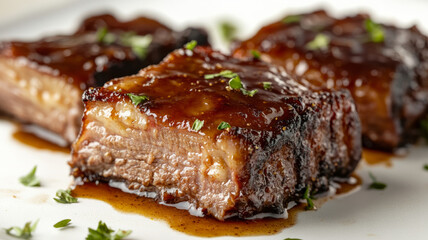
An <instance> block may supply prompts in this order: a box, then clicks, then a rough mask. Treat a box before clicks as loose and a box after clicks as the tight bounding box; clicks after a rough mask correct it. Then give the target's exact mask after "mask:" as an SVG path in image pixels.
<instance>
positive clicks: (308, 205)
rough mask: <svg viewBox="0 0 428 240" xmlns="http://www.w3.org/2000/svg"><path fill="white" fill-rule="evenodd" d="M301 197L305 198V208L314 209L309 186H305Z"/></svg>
mask: <svg viewBox="0 0 428 240" xmlns="http://www.w3.org/2000/svg"><path fill="white" fill-rule="evenodd" d="M303 199H305V200H306V207H305V209H306V210H313V209H315V206H314V202H313V201H312V200H313V197H312V195H311V187H309V186H308V187H306V191H305V194H303Z"/></svg>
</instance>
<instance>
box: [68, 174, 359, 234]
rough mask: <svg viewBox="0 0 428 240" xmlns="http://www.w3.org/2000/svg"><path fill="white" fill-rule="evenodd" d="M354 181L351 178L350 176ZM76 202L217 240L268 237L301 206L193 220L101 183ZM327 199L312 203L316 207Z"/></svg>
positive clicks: (345, 187)
mask: <svg viewBox="0 0 428 240" xmlns="http://www.w3.org/2000/svg"><path fill="white" fill-rule="evenodd" d="M354 177H355V176H354ZM360 184H361V179H360V178H358V177H357V183H356V184H347V183H343V184H341V186H342V187H341V189H340V191H338V192H340V194H344V193H347V192H350V191H351V190H353V189H355V188H356V187H357V186H359V185H360ZM72 194H73V196H75V197H78V198H92V199H98V200H101V201H104V202H106V203H108V204H110V205H112V206H113V207H114V208H115V209H116V210H119V211H122V212H126V213H136V214H140V215H143V216H145V217H148V218H150V219H157V220H163V221H165V222H167V223H168V224H169V226H170V227H171V228H172V229H175V230H177V231H179V232H183V233H186V234H189V235H193V236H200V237H219V236H257V235H272V234H276V233H279V232H281V231H282V230H283V229H285V228H289V227H291V226H293V225H294V224H296V222H297V214H298V213H299V212H301V211H304V209H305V204H299V205H297V206H295V207H293V208H292V209H290V210H288V218H287V219H283V218H281V219H278V218H264V219H255V220H240V219H228V220H226V221H224V222H221V221H218V220H216V219H214V218H210V217H203V218H201V217H195V216H192V215H190V214H189V213H188V212H187V211H185V210H180V209H177V208H174V207H170V206H165V205H161V204H158V203H156V202H155V201H154V200H153V199H150V198H145V197H140V196H137V195H134V194H129V193H125V192H122V191H121V190H119V189H117V188H113V187H110V186H108V185H107V184H105V183H100V184H98V185H96V184H94V183H85V184H84V185H78V186H76V188H75V189H74V190H73V192H72ZM328 199H330V198H329V197H326V198H321V199H318V200H316V201H315V205H316V206H317V207H320V205H322V203H324V202H326V201H327V200H328Z"/></svg>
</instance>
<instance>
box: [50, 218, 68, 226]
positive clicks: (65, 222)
mask: <svg viewBox="0 0 428 240" xmlns="http://www.w3.org/2000/svg"><path fill="white" fill-rule="evenodd" d="M70 222H71V219H64V220H61V221H59V222H57V223H55V224H54V225H53V226H54V228H63V227H67V226H70Z"/></svg>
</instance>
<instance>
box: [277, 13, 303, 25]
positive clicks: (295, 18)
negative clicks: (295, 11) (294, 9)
mask: <svg viewBox="0 0 428 240" xmlns="http://www.w3.org/2000/svg"><path fill="white" fill-rule="evenodd" d="M301 18H302V16H300V15H290V16H287V17H285V18H284V19H282V22H283V23H287V24H288V23H297V22H300V19H301Z"/></svg>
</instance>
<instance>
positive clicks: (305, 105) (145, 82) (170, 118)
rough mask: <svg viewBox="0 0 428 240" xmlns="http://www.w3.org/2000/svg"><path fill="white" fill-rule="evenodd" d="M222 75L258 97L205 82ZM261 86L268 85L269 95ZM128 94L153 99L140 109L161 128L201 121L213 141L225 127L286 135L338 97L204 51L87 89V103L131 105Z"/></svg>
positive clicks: (222, 81)
mask: <svg viewBox="0 0 428 240" xmlns="http://www.w3.org/2000/svg"><path fill="white" fill-rule="evenodd" d="M224 70H231V71H232V72H234V73H237V74H238V75H239V77H240V79H241V81H242V84H243V85H244V86H245V88H246V89H247V90H257V93H256V94H255V95H254V96H253V97H250V96H246V95H244V94H243V93H242V92H241V91H239V90H229V89H227V87H228V86H229V84H228V82H229V80H230V78H227V77H216V78H214V79H205V78H204V76H205V75H206V74H215V73H220V72H221V71H224ZM263 81H265V82H270V83H271V84H272V87H271V89H269V90H265V89H264V88H263ZM127 93H133V94H136V95H145V96H147V97H148V98H149V100H148V101H146V102H143V103H142V104H139V105H138V107H139V109H140V111H141V112H144V113H145V114H146V115H147V116H149V117H150V118H151V119H153V120H154V121H155V122H156V124H157V125H164V126H166V127H172V128H177V129H186V130H188V131H193V130H192V129H191V127H192V124H193V122H194V121H195V120H196V119H198V120H201V121H202V120H203V121H204V125H203V127H202V129H201V130H200V131H199V133H201V134H207V135H209V136H215V135H218V134H220V133H222V131H219V130H217V126H218V125H219V124H220V123H221V122H222V121H226V122H228V123H229V124H230V125H231V126H232V129H236V128H243V129H251V130H256V131H272V134H273V135H275V134H278V133H280V132H282V131H284V129H283V127H284V126H287V125H288V124H287V122H291V121H293V120H295V118H296V117H297V115H298V114H302V113H303V112H306V111H314V112H318V111H320V109H321V108H322V106H323V104H327V101H328V98H329V97H330V95H334V94H335V93H330V92H329V90H325V91H318V90H314V89H311V88H310V87H307V86H304V85H302V84H300V83H298V82H297V81H295V80H294V79H292V78H290V77H289V76H288V75H287V74H286V73H285V72H284V71H283V70H281V69H280V68H276V67H270V66H269V65H266V64H265V63H263V62H260V61H241V60H238V59H233V58H230V57H227V56H225V55H222V54H220V53H219V52H215V51H212V50H211V49H210V48H203V47H197V48H196V49H195V50H194V51H193V52H192V51H189V50H184V49H180V50H177V51H174V52H173V53H171V54H170V55H169V57H167V58H166V59H165V60H164V62H162V63H161V64H159V65H153V66H149V67H147V68H145V69H143V70H142V71H141V72H140V73H139V74H138V75H135V76H130V77H126V78H119V79H115V80H113V81H110V82H109V83H107V84H106V85H105V86H104V87H103V88H98V89H89V90H88V91H87V92H86V93H85V95H84V101H110V102H114V101H121V100H125V101H126V102H130V99H129V97H128V96H127Z"/></svg>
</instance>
